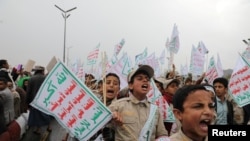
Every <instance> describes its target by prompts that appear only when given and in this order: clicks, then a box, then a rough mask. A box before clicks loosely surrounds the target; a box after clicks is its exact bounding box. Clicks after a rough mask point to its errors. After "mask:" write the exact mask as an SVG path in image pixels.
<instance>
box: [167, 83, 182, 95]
mask: <svg viewBox="0 0 250 141" xmlns="http://www.w3.org/2000/svg"><path fill="white" fill-rule="evenodd" d="M178 88H179V86H178V84H177V83H175V82H172V83H170V84H169V85H168V86H167V87H166V88H165V89H164V91H165V92H167V93H169V94H171V95H174V94H175V92H176V91H177V89H178Z"/></svg>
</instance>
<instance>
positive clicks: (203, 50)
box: [197, 41, 209, 55]
mask: <svg viewBox="0 0 250 141" xmlns="http://www.w3.org/2000/svg"><path fill="white" fill-rule="evenodd" d="M197 49H198V50H199V52H200V53H202V54H203V55H205V54H208V52H209V51H208V49H207V48H206V46H205V44H204V43H203V42H202V41H200V42H199V43H198V47H197Z"/></svg>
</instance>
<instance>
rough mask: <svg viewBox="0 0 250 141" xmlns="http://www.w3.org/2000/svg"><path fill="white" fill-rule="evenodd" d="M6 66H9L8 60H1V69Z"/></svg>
mask: <svg viewBox="0 0 250 141" xmlns="http://www.w3.org/2000/svg"><path fill="white" fill-rule="evenodd" d="M5 64H7V60H5V59H1V60H0V68H3V66H4V65H5Z"/></svg>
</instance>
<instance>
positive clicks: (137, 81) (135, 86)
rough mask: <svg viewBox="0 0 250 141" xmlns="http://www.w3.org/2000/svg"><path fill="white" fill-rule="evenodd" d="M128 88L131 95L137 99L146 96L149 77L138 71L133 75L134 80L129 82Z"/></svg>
mask: <svg viewBox="0 0 250 141" xmlns="http://www.w3.org/2000/svg"><path fill="white" fill-rule="evenodd" d="M129 89H130V90H131V89H132V90H133V95H134V96H135V97H136V98H137V99H138V100H143V99H145V98H146V95H147V93H148V92H149V90H150V81H149V77H148V76H147V75H146V74H143V73H140V74H137V75H135V76H134V82H133V83H129Z"/></svg>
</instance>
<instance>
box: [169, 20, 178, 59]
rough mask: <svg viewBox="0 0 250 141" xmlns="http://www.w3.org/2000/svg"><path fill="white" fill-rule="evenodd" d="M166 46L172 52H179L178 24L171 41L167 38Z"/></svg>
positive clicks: (174, 28)
mask: <svg viewBox="0 0 250 141" xmlns="http://www.w3.org/2000/svg"><path fill="white" fill-rule="evenodd" d="M166 47H167V49H168V50H169V51H170V52H172V53H175V54H177V53H178V51H179V48H180V41H179V31H178V28H177V25H176V24H174V27H173V31H172V35H171V39H170V41H168V40H167V43H166Z"/></svg>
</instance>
